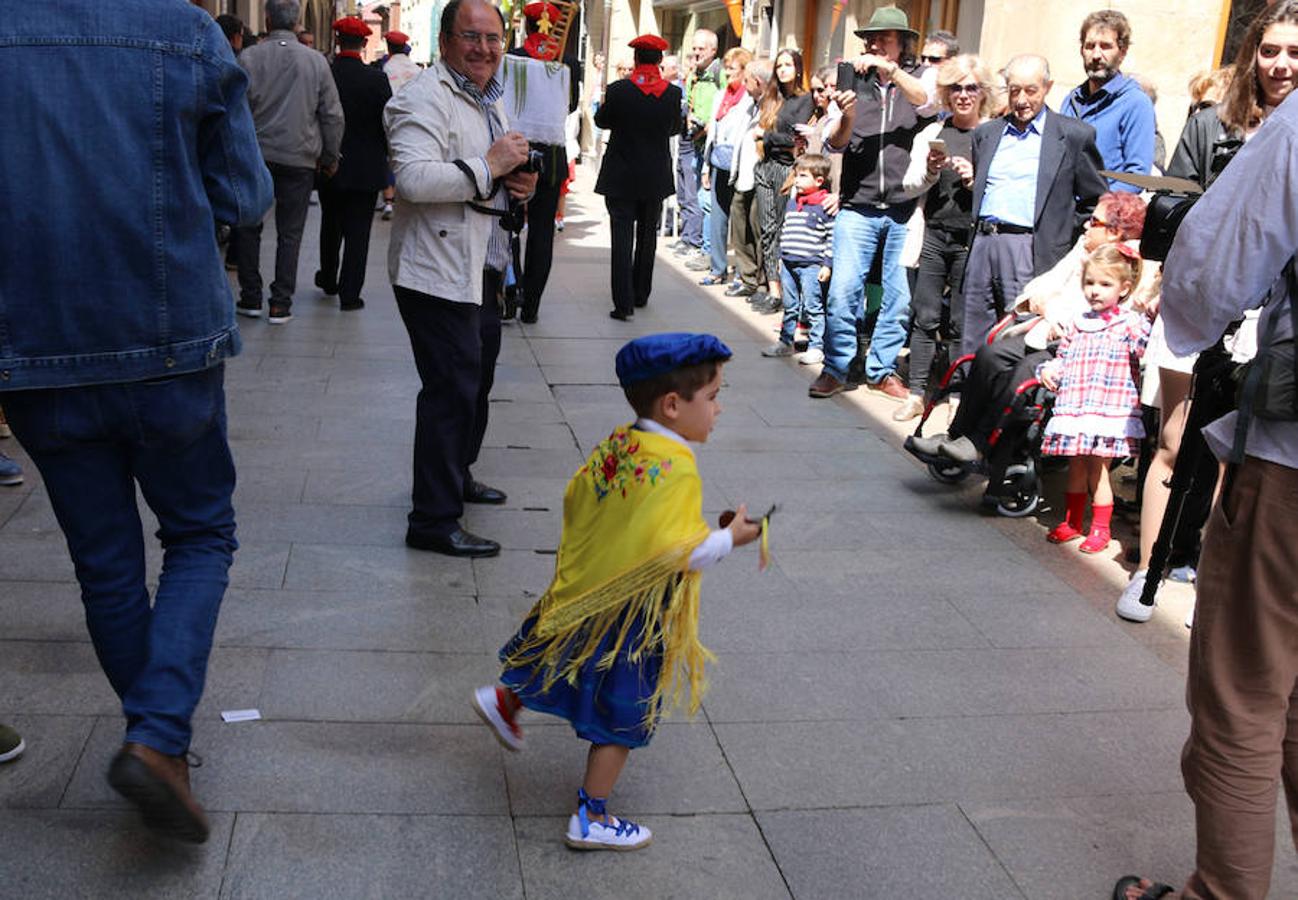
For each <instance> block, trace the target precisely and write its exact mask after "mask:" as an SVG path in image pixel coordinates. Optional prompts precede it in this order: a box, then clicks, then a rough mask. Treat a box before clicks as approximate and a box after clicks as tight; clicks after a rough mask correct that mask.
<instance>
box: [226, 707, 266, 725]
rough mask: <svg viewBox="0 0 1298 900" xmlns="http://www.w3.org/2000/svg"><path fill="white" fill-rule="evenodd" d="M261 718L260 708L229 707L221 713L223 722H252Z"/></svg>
mask: <svg viewBox="0 0 1298 900" xmlns="http://www.w3.org/2000/svg"><path fill="white" fill-rule="evenodd" d="M260 718H261V710H259V709H227V710H225V711H224V712H222V713H221V721H223V722H251V721H253V720H254V719H260Z"/></svg>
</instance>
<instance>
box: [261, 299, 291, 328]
mask: <svg viewBox="0 0 1298 900" xmlns="http://www.w3.org/2000/svg"><path fill="white" fill-rule="evenodd" d="M292 318H293V313H292V312H290V311H289V308H288V307H287V306H280V305H278V304H275V303H272V304H271V305H270V315H268V316H266V321H267V322H269V323H270V324H272V325H283V324H284V323H285V322H287V321H289V320H290V319H292Z"/></svg>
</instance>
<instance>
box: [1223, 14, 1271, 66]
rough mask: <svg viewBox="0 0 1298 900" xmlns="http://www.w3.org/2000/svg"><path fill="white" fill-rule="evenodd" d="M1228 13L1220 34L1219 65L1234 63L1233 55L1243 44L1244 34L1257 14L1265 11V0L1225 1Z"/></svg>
mask: <svg viewBox="0 0 1298 900" xmlns="http://www.w3.org/2000/svg"><path fill="white" fill-rule="evenodd" d="M1226 3H1227V5H1228V6H1229V7H1230V12H1229V13H1228V14H1227V16H1226V21H1225V27H1224V28H1223V30H1222V31H1223V33H1222V45H1221V56H1220V57H1219V59H1220V63H1221V65H1226V64H1228V63H1232V62H1234V61H1235V54H1236V53H1238V52H1239V46H1240V44H1242V43H1243V42H1244V32H1246V31H1248V26H1249V25H1251V24H1253V20H1254V19H1256V18H1257V16H1258V13H1260V12H1261V11H1262V10H1264V9H1266V5H1267V0H1226Z"/></svg>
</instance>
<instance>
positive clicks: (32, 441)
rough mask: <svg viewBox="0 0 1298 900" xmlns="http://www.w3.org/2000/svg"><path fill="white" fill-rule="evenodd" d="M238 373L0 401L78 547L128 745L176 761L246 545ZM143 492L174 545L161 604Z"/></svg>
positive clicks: (165, 539)
mask: <svg viewBox="0 0 1298 900" xmlns="http://www.w3.org/2000/svg"><path fill="white" fill-rule="evenodd" d="M224 375H225V369H224V367H223V366H216V367H213V368H211V369H207V370H204V371H201V372H193V373H190V374H187V375H178V376H175V377H173V378H163V379H158V380H154V381H137V382H131V383H128V384H102V385H92V386H89V387H77V388H59V389H52V390H37V391H16V392H13V393H7V394H3V395H0V396H3V398H4V404H5V414H6V416H8V418H9V423H10V425H11V426H12V427H13V430H14V433H15V434H16V435H17V436H18V438H19V440H21V441H22V444H23V447H24V448H25V449H26V450H27V452H28V453H29V454H30V455H31V458H32V461H33V462H35V463H36V467H37V468H38V469H39V470H40V473H41V477H42V478H43V479H44V481H45V488H46V490H47V491H48V492H49V497H50V503H51V504H52V506H53V507H54V514H55V515H56V516H57V517H58V521H59V526H60V527H61V528H62V529H63V534H64V537H65V538H66V539H67V543H68V551H69V552H70V554H71V556H72V562H73V563H74V565H75V566H76V572H77V580H78V581H79V582H80V583H81V599H82V602H83V603H84V605H85V609H86V625H87V627H88V628H89V631H90V639H91V641H92V642H93V643H94V646H95V653H96V654H97V655H98V657H99V663H100V665H101V666H103V669H104V673H105V674H106V675H107V676H108V680H109V682H110V683H111V684H112V686H113V690H115V691H116V692H117V695H118V696H119V697H120V698H121V700H122V711H123V712H124V713H125V715H126V740H127V741H130V742H134V743H139V744H147V745H148V746H150V747H152V748H154V749H155V750H158V751H160V752H162V753H166V754H170V755H173V756H174V755H178V754H181V753H184V752H185V750H186V749H188V747H189V741H190V736H191V728H190V718H191V717H192V716H193V713H194V708H195V707H196V706H197V705H198V701H199V698H200V697H201V696H202V694H203V682H204V679H205V678H206V675H207V660H208V656H209V655H210V653H211V650H212V634H213V632H214V631H215V630H216V616H217V611H218V610H219V609H220V606H221V599H222V597H223V596H224V595H225V588H226V585H227V584H228V582H229V576H228V572H229V568H230V563H231V560H232V559H233V556H234V551H235V548H236V547H237V546H238V545H237V543H236V542H235V539H234V507H233V505H232V503H231V495H232V494H233V493H234V461H233V459H232V458H231V457H230V447H229V444H228V443H227V441H226V421H225V391H224V387H223V381H224ZM137 483H138V484H139V486H140V491H141V493H142V494H143V495H144V500H145V502H146V503H147V504H148V505H149V508H150V509H151V510H153V512H154V514H155V515H156V516H157V517H158V537H159V539H160V540H161V541H162V548H163V556H162V574H161V575H160V576H159V578H158V590H157V593H156V595H155V596H154V598H153V599H154V602H153V606H152V607H150V605H149V591H148V588H147V587H146V586H145V567H144V530H143V526H142V524H141V522H140V515H139V511H138V509H137V507H136V501H135V486H136V484H137Z"/></svg>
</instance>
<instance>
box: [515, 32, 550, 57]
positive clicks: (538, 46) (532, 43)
mask: <svg viewBox="0 0 1298 900" xmlns="http://www.w3.org/2000/svg"><path fill="white" fill-rule="evenodd" d="M523 49H524V50H525V51H526V52H527V55H528V56H530V57H532V59H539V60H542V61H544V62H550V61H552V60H553V59H554V56H555V53H554V47H553V46H549V47H547V46H545V35H543V34H541V32H539V31H534V32H532V33H531V34H529V35H528V36H527V40H525V41H523Z"/></svg>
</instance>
